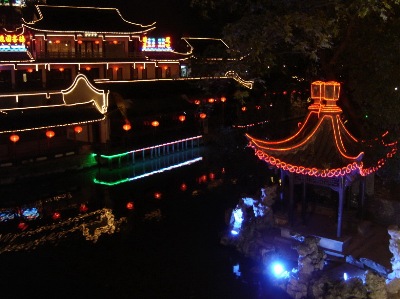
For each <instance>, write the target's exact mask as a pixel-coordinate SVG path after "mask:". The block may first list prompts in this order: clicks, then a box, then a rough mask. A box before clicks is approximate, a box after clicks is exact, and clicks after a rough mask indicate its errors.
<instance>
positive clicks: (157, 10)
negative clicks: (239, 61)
mask: <svg viewBox="0 0 400 299" xmlns="http://www.w3.org/2000/svg"><path fill="white" fill-rule="evenodd" d="M47 4H48V5H77V6H91V7H116V8H118V9H119V10H120V12H121V14H122V16H123V17H124V18H125V19H126V20H128V21H131V22H135V23H140V24H143V25H147V24H151V23H153V22H156V27H157V28H156V30H155V31H154V33H155V35H157V36H158V35H160V36H161V35H165V36H166V35H170V36H174V37H176V38H180V37H183V36H196V37H220V35H219V34H218V33H216V31H215V29H212V27H213V22H212V21H211V20H205V19H204V18H202V17H201V16H200V14H199V13H197V10H195V9H193V8H191V7H190V0H143V1H132V0H125V1H123V0H113V1H111V0H47Z"/></svg>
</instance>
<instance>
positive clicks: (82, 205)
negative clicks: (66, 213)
mask: <svg viewBox="0 0 400 299" xmlns="http://www.w3.org/2000/svg"><path fill="white" fill-rule="evenodd" d="M88 209H89V208H88V207H87V205H86V204H84V203H81V205H80V206H79V212H81V213H85V212H87V210H88Z"/></svg>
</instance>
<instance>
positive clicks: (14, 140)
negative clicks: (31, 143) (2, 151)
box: [10, 134, 19, 143]
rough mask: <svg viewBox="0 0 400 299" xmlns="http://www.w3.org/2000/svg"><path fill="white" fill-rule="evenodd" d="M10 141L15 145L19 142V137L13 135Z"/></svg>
mask: <svg viewBox="0 0 400 299" xmlns="http://www.w3.org/2000/svg"><path fill="white" fill-rule="evenodd" d="M10 140H11V141H12V142H14V143H16V142H17V141H18V140H19V136H18V135H17V134H12V135H11V136H10Z"/></svg>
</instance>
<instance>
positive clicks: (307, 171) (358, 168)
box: [250, 145, 364, 177]
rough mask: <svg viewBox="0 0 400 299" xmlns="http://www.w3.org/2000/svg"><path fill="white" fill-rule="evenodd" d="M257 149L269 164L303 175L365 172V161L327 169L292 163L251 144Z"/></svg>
mask: <svg viewBox="0 0 400 299" xmlns="http://www.w3.org/2000/svg"><path fill="white" fill-rule="evenodd" d="M250 147H252V148H253V149H254V151H255V155H256V156H257V157H258V158H259V159H260V160H263V161H264V162H266V163H267V164H269V165H271V166H273V167H275V168H278V169H282V170H285V171H289V172H291V173H296V174H301V175H308V176H315V177H342V176H346V175H349V174H352V173H354V172H357V173H359V174H362V173H364V172H363V169H362V168H363V163H362V162H352V163H348V164H347V165H346V166H343V167H341V168H331V169H330V168H326V169H319V168H316V167H313V168H308V167H304V166H298V165H292V164H288V163H285V162H283V161H281V160H280V159H278V158H275V157H273V156H270V155H268V154H266V153H264V152H263V151H261V150H257V148H255V147H254V146H251V145H250Z"/></svg>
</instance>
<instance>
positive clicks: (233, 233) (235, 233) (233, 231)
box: [231, 229, 239, 236]
mask: <svg viewBox="0 0 400 299" xmlns="http://www.w3.org/2000/svg"><path fill="white" fill-rule="evenodd" d="M231 234H232V235H235V236H236V235H238V234H239V233H238V232H237V231H235V230H234V229H232V230H231Z"/></svg>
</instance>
